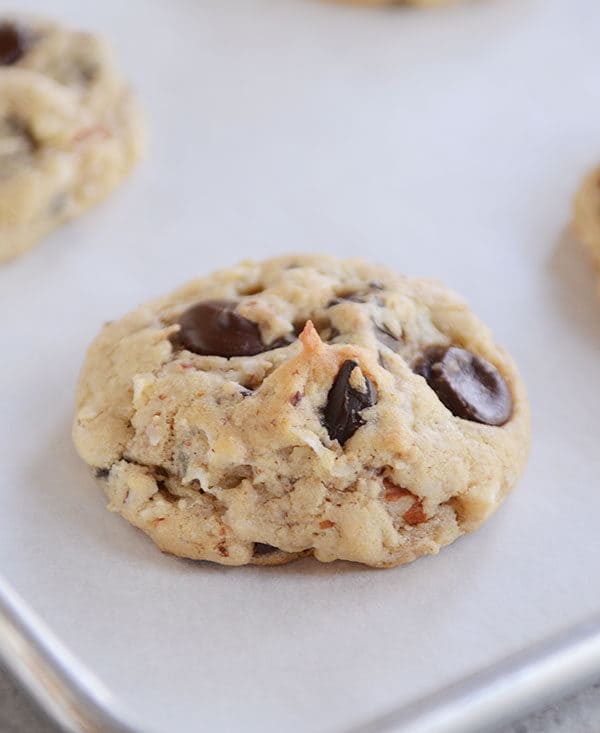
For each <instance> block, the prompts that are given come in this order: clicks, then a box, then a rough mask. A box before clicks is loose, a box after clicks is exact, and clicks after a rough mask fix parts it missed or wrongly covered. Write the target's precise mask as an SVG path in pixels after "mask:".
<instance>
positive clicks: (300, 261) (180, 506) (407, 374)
mask: <svg viewBox="0 0 600 733" xmlns="http://www.w3.org/2000/svg"><path fill="white" fill-rule="evenodd" d="M73 435H74V440H75V445H76V447H77V450H78V451H79V453H80V455H81V456H82V458H83V459H84V460H85V461H86V462H87V463H88V464H89V465H90V467H91V469H92V471H93V474H94V476H95V477H96V478H97V479H98V481H99V483H100V484H101V485H102V487H103V489H104V491H105V492H106V494H107V496H108V499H109V507H110V509H111V510H113V511H115V512H118V513H119V514H121V515H122V516H123V517H125V519H127V520H128V521H129V522H131V523H132V524H133V525H135V526H136V527H139V528H140V529H142V530H144V532H146V533H147V534H148V535H150V537H151V538H152V539H153V540H154V541H155V542H156V544H157V545H158V546H159V547H160V548H161V549H162V550H164V551H167V552H171V553H174V554H176V555H180V556H182V557H188V558H194V559H199V560H200V559H202V560H212V561H214V562H218V563H223V564H229V565H244V564H247V563H253V564H258V565H271V564H276V563H283V562H288V561H289V560H293V559H294V558H297V557H299V556H301V555H306V554H311V555H314V556H315V557H316V558H317V559H318V560H321V561H324V562H329V561H332V560H336V559H340V558H341V559H344V560H351V561H356V562H361V563H366V564H367V565H372V566H377V567H389V566H393V565H399V564H401V563H405V562H409V561H411V560H414V559H415V558H416V557H418V556H420V555H423V554H425V553H436V552H437V551H438V550H439V549H440V547H442V546H443V545H447V544H448V543H450V542H452V541H453V540H455V539H456V538H457V537H459V536H460V535H462V534H464V533H465V532H470V531H471V530H473V529H475V528H476V527H478V526H479V525H480V524H481V523H482V522H483V521H484V520H485V519H487V518H488V517H489V516H490V515H491V514H492V513H493V512H494V511H495V510H496V509H497V508H498V506H499V505H500V503H501V502H502V501H503V499H504V498H505V497H506V495H507V494H508V493H509V492H510V490H511V489H512V488H513V487H514V485H515V483H516V482H517V479H518V478H519V475H520V474H521V472H522V470H523V467H524V465H525V461H526V458H527V453H528V446H529V411H528V405H527V398H526V394H525V389H524V387H523V384H522V382H521V380H520V378H519V376H518V373H517V370H516V368H515V366H514V364H513V362H512V360H511V359H510V357H509V356H508V355H507V354H506V352H505V351H503V350H502V349H501V348H500V347H498V346H497V345H496V344H495V343H494V341H493V339H492V336H491V334H490V332H489V330H488V329H487V328H486V327H485V326H484V325H483V324H482V323H481V322H480V321H479V320H478V319H477V318H476V317H475V316H474V315H473V314H472V313H471V312H470V310H469V309H468V307H467V305H466V304H465V302H464V301H463V300H462V299H461V298H459V297H458V296H457V295H454V294H453V293H451V292H450V291H448V290H447V289H446V288H444V287H443V286H442V285H440V284H438V283H436V282H431V281H427V280H418V279H409V278H406V277H402V276H401V275H396V274H394V273H393V272H391V271H390V270H389V269H388V268H383V267H374V266H372V265H370V264H367V263H366V262H364V261H361V260H338V259H335V258H333V257H324V256H309V255H298V256H295V255H290V256H285V257H281V258H277V259H272V260H268V261H266V262H262V263H254V262H244V263H242V264H240V265H239V266H237V267H234V268H231V269H227V270H222V271H220V272H217V273H215V274H213V275H210V276H209V277H202V278H200V279H198V280H194V281H192V282H190V283H188V284H187V285H185V286H183V287H182V288H180V289H179V290H177V291H175V292H174V293H171V294H170V295H167V296H165V297H163V298H160V299H158V300H155V301H154V302H151V303H148V304H146V305H144V306H142V307H141V308H138V309H137V310H135V311H134V312H132V313H130V314H129V315H127V316H125V317H124V318H122V319H121V320H119V321H116V322H113V323H110V324H109V325H107V326H105V327H104V329H103V330H102V332H101V333H100V335H99V336H98V337H97V338H96V340H95V341H94V342H93V344H92V346H91V348H90V350H89V352H88V355H87V359H86V361H85V365H84V367H83V371H82V374H81V379H80V384H79V390H78V397H77V415H76V418H75V422H74V428H73Z"/></svg>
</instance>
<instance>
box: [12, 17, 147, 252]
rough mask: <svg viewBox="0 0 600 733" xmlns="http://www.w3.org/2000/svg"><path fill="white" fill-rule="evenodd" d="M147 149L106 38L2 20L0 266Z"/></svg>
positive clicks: (96, 197) (110, 184)
mask: <svg viewBox="0 0 600 733" xmlns="http://www.w3.org/2000/svg"><path fill="white" fill-rule="evenodd" d="M142 145H143V128H142V122H141V115H140V112H139V110H138V107H137V105H136V102H135V100H134V98H133V96H132V94H131V92H130V90H129V87H128V85H127V84H126V83H125V82H124V81H123V79H122V78H121V75H120V74H119V72H118V70H117V68H116V67H115V63H114V60H113V55H112V52H111V50H110V48H109V47H108V46H107V44H106V43H105V41H103V40H102V39H100V38H98V37H97V36H94V35H91V34H89V33H81V32H77V31H72V30H69V29H66V28H63V27H62V26H59V25H56V24H54V23H50V22H44V21H37V20H29V19H5V20H3V21H1V22H0V168H1V170H2V175H1V176H0V261H1V260H7V259H10V258H12V257H15V256H17V255H19V254H21V253H22V252H24V251H25V250H27V249H29V248H30V247H31V246H32V245H33V244H35V243H36V242H37V241H38V240H39V239H40V238H41V237H43V236H44V235H45V234H47V233H48V232H50V231H51V230H53V229H55V228H56V227H58V226H59V225H61V224H63V223H64V222H66V221H67V220H69V219H72V218H73V217H75V216H78V215H79V214H80V213H81V212H82V211H84V210H85V209H87V208H88V207H90V206H92V205H93V204H95V203H97V202H98V201H100V200H101V199H102V198H104V197H105V196H106V195H107V194H108V193H109V192H110V191H111V190H112V189H113V188H114V187H115V186H116V185H117V184H118V183H119V182H120V181H121V179H122V178H123V177H124V176H125V175H126V174H127V173H128V172H129V170H130V168H131V167H132V165H133V164H134V163H135V162H136V161H137V160H138V159H139V157H140V155H141V150H142Z"/></svg>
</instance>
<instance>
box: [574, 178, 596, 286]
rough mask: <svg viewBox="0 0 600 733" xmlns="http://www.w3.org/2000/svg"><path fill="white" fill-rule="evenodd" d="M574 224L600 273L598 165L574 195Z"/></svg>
mask: <svg viewBox="0 0 600 733" xmlns="http://www.w3.org/2000/svg"><path fill="white" fill-rule="evenodd" d="M574 224H575V229H576V231H577V234H578V236H579V237H580V239H581V241H582V242H583V243H584V244H585V245H586V246H587V248H588V249H589V251H590V252H591V254H592V257H593V259H594V264H595V265H596V268H597V269H598V272H599V273H600V167H598V168H596V169H595V170H594V171H593V172H592V173H590V175H589V176H588V177H587V178H586V179H585V181H584V182H583V184H582V186H581V188H580V189H579V191H578V192H577V195H576V196H575V202H574Z"/></svg>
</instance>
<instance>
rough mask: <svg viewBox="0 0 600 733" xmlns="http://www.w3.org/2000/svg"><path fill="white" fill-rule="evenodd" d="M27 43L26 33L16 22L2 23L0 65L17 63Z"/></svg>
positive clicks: (0, 31) (0, 29) (0, 25)
mask: <svg viewBox="0 0 600 733" xmlns="http://www.w3.org/2000/svg"><path fill="white" fill-rule="evenodd" d="M26 45H27V44H26V39H25V35H24V33H23V32H22V31H21V30H20V29H19V28H18V27H17V26H16V25H15V24H14V23H0V66H10V65H11V64H14V63H16V62H17V61H18V60H19V59H20V58H21V57H22V56H23V54H24V53H25V49H26Z"/></svg>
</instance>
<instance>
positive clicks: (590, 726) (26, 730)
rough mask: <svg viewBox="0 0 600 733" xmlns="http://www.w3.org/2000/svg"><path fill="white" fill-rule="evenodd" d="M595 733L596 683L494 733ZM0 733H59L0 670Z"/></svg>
mask: <svg viewBox="0 0 600 733" xmlns="http://www.w3.org/2000/svg"><path fill="white" fill-rule="evenodd" d="M599 729H600V682H598V683H597V684H595V685H593V686H592V687H589V688H588V689H586V690H584V691H582V692H580V693H578V694H576V695H572V696H571V697H568V698H566V699H565V700H562V701H561V702H559V703H557V704H556V705H552V706H550V707H548V708H546V709H545V710H544V711H542V712H540V713H537V714H535V715H531V716H529V717H527V718H525V719H524V720H523V721H521V722H519V723H516V724H514V725H512V726H508V727H505V728H502V729H501V730H499V731H497V733H598V730H599ZM0 733H61V732H60V731H59V729H58V728H57V727H56V726H55V725H53V724H52V723H51V722H50V721H48V720H47V719H46V717H45V716H44V715H43V714H42V713H40V712H39V711H38V709H37V708H36V707H35V705H34V704H33V703H32V702H31V701H30V700H29V698H28V697H27V695H25V694H24V693H23V692H22V691H21V690H20V689H19V688H18V686H17V685H16V684H15V683H14V682H13V681H12V679H11V678H10V677H9V675H8V674H6V673H5V671H4V670H3V669H2V668H0ZM215 733H218V732H215Z"/></svg>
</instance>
